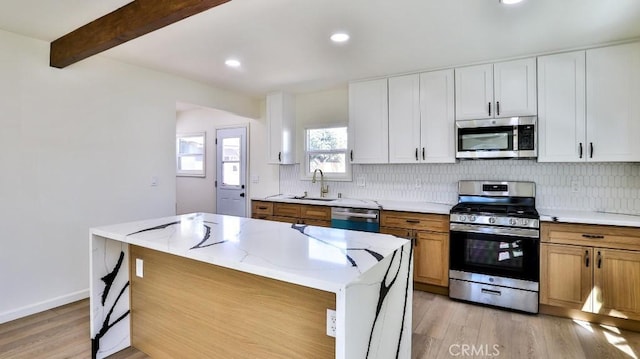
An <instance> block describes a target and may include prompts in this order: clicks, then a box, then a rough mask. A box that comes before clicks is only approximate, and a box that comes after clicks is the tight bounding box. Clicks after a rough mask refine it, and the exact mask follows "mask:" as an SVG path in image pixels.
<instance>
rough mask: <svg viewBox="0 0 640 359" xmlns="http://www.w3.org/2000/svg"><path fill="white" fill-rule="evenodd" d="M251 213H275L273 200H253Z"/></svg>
mask: <svg viewBox="0 0 640 359" xmlns="http://www.w3.org/2000/svg"><path fill="white" fill-rule="evenodd" d="M251 213H252V214H263V215H272V214H273V202H263V201H252V202H251Z"/></svg>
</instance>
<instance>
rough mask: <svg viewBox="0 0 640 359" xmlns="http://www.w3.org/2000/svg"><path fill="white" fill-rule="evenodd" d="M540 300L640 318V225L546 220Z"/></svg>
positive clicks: (557, 304) (566, 306)
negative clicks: (632, 226)
mask: <svg viewBox="0 0 640 359" xmlns="http://www.w3.org/2000/svg"><path fill="white" fill-rule="evenodd" d="M541 239H542V242H543V243H542V244H541V259H540V260H541V266H540V303H541V304H547V305H553V306H558V307H563V308H571V309H579V310H582V311H585V312H591V313H596V314H603V315H608V316H612V317H618V318H626V319H634V320H640V229H636V228H628V227H614V226H594V225H570V224H555V223H543V224H542V238H541Z"/></svg>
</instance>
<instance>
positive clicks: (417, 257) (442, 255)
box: [413, 231, 449, 287]
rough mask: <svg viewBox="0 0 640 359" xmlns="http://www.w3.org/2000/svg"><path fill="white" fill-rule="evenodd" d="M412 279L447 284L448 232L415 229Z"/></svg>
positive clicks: (441, 284) (440, 284) (444, 285)
mask: <svg viewBox="0 0 640 359" xmlns="http://www.w3.org/2000/svg"><path fill="white" fill-rule="evenodd" d="M415 238H416V242H415V246H416V247H415V254H414V259H413V280H414V281H416V282H420V283H426V284H433V285H439V286H443V287H446V286H448V285H449V234H448V233H436V232H427V231H417V232H416V234H415Z"/></svg>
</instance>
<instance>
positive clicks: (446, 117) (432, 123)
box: [420, 69, 456, 163]
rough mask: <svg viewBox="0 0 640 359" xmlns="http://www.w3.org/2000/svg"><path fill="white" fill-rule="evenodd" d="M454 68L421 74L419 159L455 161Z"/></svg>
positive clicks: (443, 161)
mask: <svg viewBox="0 0 640 359" xmlns="http://www.w3.org/2000/svg"><path fill="white" fill-rule="evenodd" d="M453 77H454V76H453V70H451V69H449V70H441V71H433V72H425V73H422V74H420V108H421V110H420V116H421V119H422V120H421V123H422V125H421V130H420V138H421V140H420V143H421V144H422V148H421V149H420V159H421V160H422V162H427V163H455V162H456V143H455V131H454V129H455V116H454V108H455V105H454V88H453Z"/></svg>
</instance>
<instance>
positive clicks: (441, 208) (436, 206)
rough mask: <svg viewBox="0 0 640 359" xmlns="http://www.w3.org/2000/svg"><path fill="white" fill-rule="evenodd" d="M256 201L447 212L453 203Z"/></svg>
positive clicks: (285, 198)
mask: <svg viewBox="0 0 640 359" xmlns="http://www.w3.org/2000/svg"><path fill="white" fill-rule="evenodd" d="M252 199H253V200H257V201H270V202H284V203H297V204H313V205H320V206H330V207H353V208H368V209H384V210H388V211H406V212H421V213H436V214H449V211H450V210H451V207H453V204H444V203H432V202H420V201H393V200H380V201H374V200H368V199H356V198H329V199H330V201H327V198H320V199H318V198H315V197H305V198H297V196H295V195H275V196H269V197H262V198H252Z"/></svg>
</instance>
